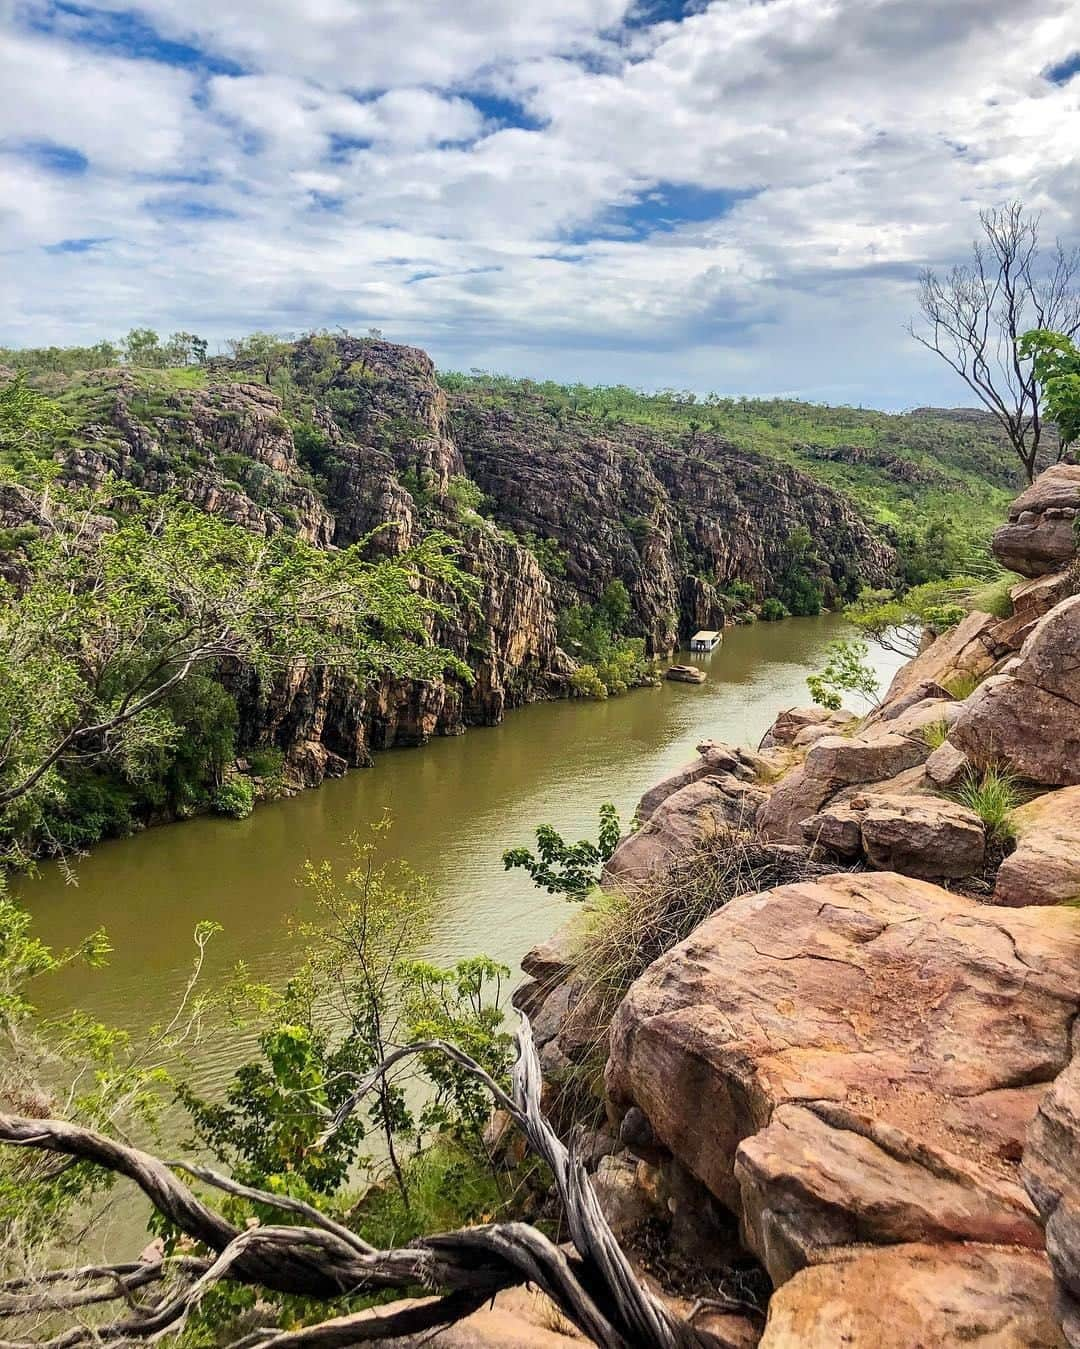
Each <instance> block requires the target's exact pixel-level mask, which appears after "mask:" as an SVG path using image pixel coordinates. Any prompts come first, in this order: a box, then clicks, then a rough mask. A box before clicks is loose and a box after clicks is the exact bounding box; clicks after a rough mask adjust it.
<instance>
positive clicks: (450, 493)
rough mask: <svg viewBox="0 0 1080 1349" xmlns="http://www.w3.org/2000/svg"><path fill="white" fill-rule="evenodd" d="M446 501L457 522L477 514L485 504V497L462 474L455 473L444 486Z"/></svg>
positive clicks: (471, 481)
mask: <svg viewBox="0 0 1080 1349" xmlns="http://www.w3.org/2000/svg"><path fill="white" fill-rule="evenodd" d="M446 500H447V502H448V504H449V506H450V509H451V511H452V512H453V514H454V515H455V516H456V517H457V518H458V519H459V520H461V519H464V518H465V517H466V516H468V515H477V514H479V513H480V511H481V510H482V509H483V508H484V506H485V505H486V504H487V497H486V496H484V494H483V492H482V491H481V490H480V488H479V487H478V486H477V485H476V483H474V482H473V480H472V479H471V478H467V477H466V476H465V474H464V473H455V474H454V476H453V477H452V478H451V479H450V481H449V482H448V483H447V484H446Z"/></svg>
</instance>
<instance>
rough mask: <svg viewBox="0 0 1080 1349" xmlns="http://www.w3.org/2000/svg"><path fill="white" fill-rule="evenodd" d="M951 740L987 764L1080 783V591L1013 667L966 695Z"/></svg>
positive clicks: (1043, 622) (1048, 618) (1054, 613)
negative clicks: (1002, 765) (1000, 765)
mask: <svg viewBox="0 0 1080 1349" xmlns="http://www.w3.org/2000/svg"><path fill="white" fill-rule="evenodd" d="M949 739H950V741H951V742H952V743H953V744H954V745H955V746H956V747H957V748H958V749H960V750H962V751H963V752H964V753H965V754H966V755H967V757H968V758H969V759H970V760H971V761H972V762H973V763H974V764H975V765H976V766H977V767H979V768H983V767H986V766H988V765H990V764H993V763H1004V764H1006V765H1007V766H1008V767H1010V768H1011V769H1012V770H1013V771H1014V772H1016V773H1018V774H1019V775H1020V776H1021V777H1024V778H1027V779H1029V780H1030V781H1032V782H1036V783H1043V784H1045V785H1047V786H1052V787H1062V786H1069V785H1074V784H1077V783H1080V595H1076V596H1072V597H1071V598H1069V599H1066V600H1063V601H1062V602H1061V603H1060V604H1058V605H1056V606H1055V607H1054V608H1053V609H1051V610H1050V611H1049V612H1048V613H1046V614H1044V615H1043V617H1042V618H1040V619H1039V621H1038V622H1037V623H1036V624H1035V626H1034V628H1033V629H1032V631H1031V633H1030V635H1029V636H1028V637H1027V639H1026V641H1025V642H1024V644H1023V646H1022V647H1021V649H1020V654H1019V656H1018V657H1017V658H1016V659H1015V661H1013V662H1010V663H1009V666H1008V668H1007V670H1006V671H1003V672H1002V673H1001V674H998V675H995V676H993V677H991V678H990V679H987V680H985V681H984V682H983V683H982V684H981V685H980V687H979V688H978V689H976V691H975V692H974V693H973V694H972V695H971V697H969V698H968V699H967V700H966V702H965V704H964V707H963V709H962V711H961V714H960V717H959V718H958V720H957V722H956V724H955V726H953V728H952V730H951V731H950V733H949Z"/></svg>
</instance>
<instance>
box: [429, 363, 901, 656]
mask: <svg viewBox="0 0 1080 1349" xmlns="http://www.w3.org/2000/svg"><path fill="white" fill-rule="evenodd" d="M451 427H452V434H453V436H454V439H455V441H456V443H457V444H458V446H459V447H460V449H461V454H462V458H463V460H464V462H465V465H466V468H467V470H468V472H469V473H470V475H471V476H472V477H473V479H474V480H475V481H476V482H477V483H479V485H480V487H481V488H482V489H483V491H484V492H485V493H486V494H487V496H488V497H489V498H490V499H491V501H492V503H493V509H494V513H495V515H496V518H497V519H498V520H499V521H500V523H503V524H506V525H509V526H510V528H512V529H513V530H514V531H515V532H516V533H517V534H518V535H519V536H521V537H525V536H526V535H530V534H535V535H539V536H541V537H543V538H545V539H548V540H551V541H553V542H554V543H555V544H556V545H557V546H558V547H559V549H561V550H562V552H563V554H564V555H565V558H566V578H565V580H566V583H567V584H568V585H569V586H570V587H572V589H573V592H574V593H575V594H576V595H584V596H588V597H591V598H593V599H596V598H598V597H599V595H600V594H601V592H602V591H603V589H604V586H605V585H606V584H607V583H608V582H609V581H610V580H612V579H613V578H614V577H619V578H620V579H621V580H623V581H624V582H625V583H626V586H627V588H628V590H629V592H630V597H631V601H632V603H633V606H634V610H635V614H636V617H637V622H638V631H639V632H640V633H641V634H642V635H643V636H644V637H645V638H646V640H647V642H648V643H649V646H650V649H652V650H654V651H666V650H668V649H670V647H671V646H672V645H673V643H674V639H675V636H676V629H678V630H679V631H680V632H681V633H682V635H683V636H684V637H687V636H689V635H690V633H692V632H693V631H695V630H696V629H697V628H700V627H708V628H719V627H722V626H723V624H724V621H725V607H724V604H723V602H722V596H721V593H720V589H719V587H720V586H722V585H723V584H725V583H727V582H729V581H734V580H739V581H741V582H744V583H748V584H750V585H751V586H753V588H754V591H755V593H756V595H757V598H758V599H761V598H763V597H764V596H765V595H767V594H770V593H775V591H776V588H777V580H778V577H779V576H780V575H781V573H782V571H783V569H784V567H785V566H786V565H787V564H788V560H789V551H788V546H789V540H790V539H791V536H792V534H793V533H794V532H795V531H796V530H798V529H800V528H805V529H808V530H809V531H810V533H811V535H812V536H813V539H814V543H815V546H816V548H817V550H818V553H819V554H820V556H821V558H822V562H821V565H820V569H819V573H818V580H819V583H820V584H821V586H822V588H823V590H824V592H825V597H826V601H827V602H829V603H831V602H833V601H835V600H836V599H840V598H844V597H852V598H853V597H854V594H855V593H856V590H857V583H856V581H855V572H856V571H858V572H859V573H860V575H861V577H862V578H863V583H865V584H875V585H876V584H885V583H886V582H887V581H888V579H889V578H890V576H891V575H892V573H893V571H894V568H895V558H894V556H893V554H892V551H891V549H889V547H888V546H887V545H885V544H884V543H883V542H882V541H881V540H880V539H878V538H877V537H876V536H875V535H874V534H873V533H872V532H871V530H870V529H869V528H868V527H867V526H866V524H865V523H864V522H863V521H862V519H861V518H860V517H859V516H858V515H857V514H856V512H855V511H853V510H852V509H851V508H850V507H849V506H848V505H847V503H846V502H845V501H843V499H842V498H840V497H839V496H838V495H837V494H835V493H833V492H831V491H829V490H828V489H825V488H823V487H822V485H821V484H820V483H818V482H816V481H815V480H814V479H812V478H810V477H808V476H806V475H805V474H802V473H800V472H798V471H797V470H795V469H791V468H788V467H786V466H785V465H781V464H779V463H777V462H776V461H775V460H769V459H766V458H764V457H763V456H759V455H757V454H754V453H753V452H751V451H748V450H745V449H742V448H740V447H737V446H736V445H734V444H732V443H731V442H730V441H726V440H723V439H721V438H719V437H717V436H713V435H708V434H703V433H699V434H696V435H695V436H693V437H692V438H691V440H690V441H686V440H685V439H683V438H678V439H676V438H669V437H665V436H663V435H661V434H659V433H657V432H656V431H653V430H651V429H650V428H647V427H644V426H638V425H633V424H629V423H623V424H619V423H611V422H603V423H599V422H596V421H594V420H592V419H591V418H587V417H583V416H579V415H574V414H572V413H569V412H568V411H567V410H566V409H558V408H553V407H552V406H550V405H549V404H547V403H546V402H545V401H544V399H543V397H542V396H541V395H540V394H539V393H537V394H535V395H531V394H529V393H528V392H526V391H522V390H515V391H507V392H506V394H505V396H503V397H500V398H499V399H498V400H497V401H494V402H492V403H488V402H486V401H485V400H484V399H483V398H479V397H474V396H470V394H469V393H467V392H466V393H462V394H459V395H456V396H455V397H454V398H453V400H452V404H451ZM874 578H877V579H876V580H875V579H874Z"/></svg>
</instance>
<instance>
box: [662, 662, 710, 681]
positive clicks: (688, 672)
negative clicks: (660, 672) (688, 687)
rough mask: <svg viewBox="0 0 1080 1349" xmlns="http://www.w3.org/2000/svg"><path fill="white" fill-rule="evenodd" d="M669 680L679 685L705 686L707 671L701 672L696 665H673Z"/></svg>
mask: <svg viewBox="0 0 1080 1349" xmlns="http://www.w3.org/2000/svg"><path fill="white" fill-rule="evenodd" d="M667 678H668V679H674V680H675V681H676V683H679V684H704V683H705V671H704V670H699V669H698V667H697V666H696V665H672V666H671V668H670V669H669V670H668V672H667Z"/></svg>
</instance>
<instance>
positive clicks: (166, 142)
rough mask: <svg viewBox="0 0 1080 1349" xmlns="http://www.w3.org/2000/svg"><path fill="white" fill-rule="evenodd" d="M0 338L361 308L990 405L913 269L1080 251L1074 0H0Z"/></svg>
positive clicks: (762, 385) (822, 397) (393, 319)
mask: <svg viewBox="0 0 1080 1349" xmlns="http://www.w3.org/2000/svg"><path fill="white" fill-rule="evenodd" d="M0 29H2V33H0V88H2V89H3V90H4V96H3V98H2V99H0V345H20V346H22V345H41V344H47V343H54V342H55V343H81V342H91V341H94V340H97V339H98V338H99V337H102V336H110V337H117V336H120V335H122V334H123V333H124V332H125V331H126V330H127V329H128V328H130V327H133V326H141V325H146V326H149V327H153V328H156V329H158V330H159V331H161V332H162V333H167V332H170V331H173V330H176V329H186V330H189V331H193V332H196V333H199V334H201V335H203V336H205V337H207V338H208V339H210V342H211V349H213V348H214V347H215V345H216V344H218V343H220V342H222V341H223V340H224V339H226V338H228V337H230V336H236V335H239V334H242V333H245V332H249V331H251V330H253V329H256V328H258V329H267V330H271V331H275V332H280V333H282V334H299V333H301V332H303V331H305V330H307V329H309V328H313V327H314V328H322V327H327V328H331V329H333V328H335V327H337V326H342V327H345V328H348V329H349V330H351V331H353V332H358V333H361V334H363V333H364V332H366V331H367V330H368V329H369V328H378V329H380V330H382V331H383V333H384V334H385V336H386V337H388V338H390V339H392V340H394V341H400V342H407V343H410V344H412V345H416V346H422V347H424V348H426V349H427V350H428V351H429V352H430V353H431V354H432V356H433V357H434V358H435V360H436V362H437V363H438V364H439V365H440V366H442V367H444V368H453V369H470V368H472V367H479V368H482V369H488V370H495V371H499V372H506V373H511V374H528V375H532V376H534V377H537V378H555V379H560V380H568V381H575V380H582V381H585V382H587V383H626V384H631V385H635V386H638V387H641V388H645V389H657V388H679V389H694V390H696V391H698V392H707V391H712V390H715V391H717V392H720V393H724V394H748V395H772V394H784V395H788V396H794V397H801V398H809V399H813V400H817V401H822V402H831V403H853V404H864V405H868V406H875V407H883V408H904V407H910V406H915V405H918V404H923V403H936V404H946V405H955V404H960V403H965V402H971V401H972V400H971V397H970V395H966V392H965V390H964V389H963V387H962V386H961V385H959V384H958V383H957V382H956V381H955V379H954V377H953V376H951V374H950V373H949V372H948V370H947V369H946V368H945V367H944V366H942V365H940V363H939V362H937V361H936V359H935V358H934V357H933V356H932V355H930V354H929V353H927V352H925V351H924V350H922V349H921V348H919V347H918V346H917V345H916V344H915V343H914V342H913V341H912V339H911V338H910V336H908V334H907V333H906V331H905V324H906V322H907V320H908V319H909V317H910V316H911V315H912V313H913V310H914V305H915V288H916V281H917V277H918V274H919V271H920V269H922V268H923V267H926V266H932V267H937V268H947V267H948V266H950V265H951V264H952V263H953V262H956V261H958V260H962V259H963V258H964V256H965V254H966V253H967V252H968V251H969V250H970V245H971V240H972V238H973V236H974V234H975V232H976V231H977V228H978V213H979V210H980V208H984V207H988V206H992V205H994V204H995V203H999V202H1002V201H1004V200H1007V199H1011V198H1015V197H1019V198H1021V199H1022V200H1023V201H1025V202H1026V203H1027V204H1028V205H1029V206H1030V207H1031V208H1033V209H1036V210H1038V211H1041V212H1042V217H1043V231H1044V234H1045V235H1046V237H1047V238H1050V239H1052V238H1053V237H1054V235H1055V234H1060V235H1062V236H1063V237H1064V238H1065V239H1066V240H1067V241H1076V240H1078V238H1080V0H1025V3H1024V4H1019V3H1017V0H259V3H258V4H237V3H230V2H229V0H183V3H180V2H179V0H141V3H138V4H135V5H132V4H130V3H127V2H126V0H85V2H82V3H68V2H67V0H0Z"/></svg>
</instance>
